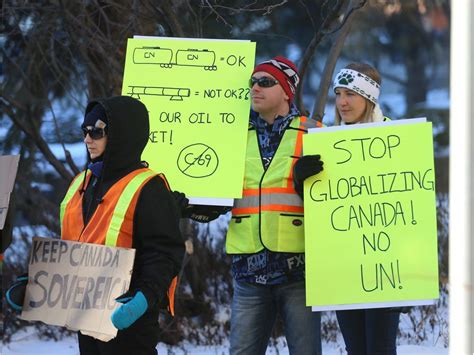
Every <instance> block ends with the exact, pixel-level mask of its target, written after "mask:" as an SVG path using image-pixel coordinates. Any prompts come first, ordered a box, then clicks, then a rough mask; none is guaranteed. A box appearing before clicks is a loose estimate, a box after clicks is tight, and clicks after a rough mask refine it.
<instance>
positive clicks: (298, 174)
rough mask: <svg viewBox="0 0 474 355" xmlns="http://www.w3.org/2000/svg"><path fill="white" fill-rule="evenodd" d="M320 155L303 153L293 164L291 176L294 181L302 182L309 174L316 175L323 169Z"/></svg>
mask: <svg viewBox="0 0 474 355" xmlns="http://www.w3.org/2000/svg"><path fill="white" fill-rule="evenodd" d="M323 164H324V163H323V162H322V161H321V156H320V155H319V154H317V155H305V156H303V157H301V158H299V159H298V160H297V162H296V163H295V165H294V166H293V178H294V180H295V182H296V183H298V184H302V183H303V182H304V181H305V180H306V179H307V178H309V177H310V176H313V175H316V174H318V173H320V172H321V171H322V170H323Z"/></svg>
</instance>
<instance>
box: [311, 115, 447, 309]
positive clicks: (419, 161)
mask: <svg viewBox="0 0 474 355" xmlns="http://www.w3.org/2000/svg"><path fill="white" fill-rule="evenodd" d="M311 133H312V134H308V135H306V136H305V137H304V141H303V147H304V154H305V155H307V154H321V160H322V161H323V162H324V170H323V171H322V172H321V173H320V174H318V175H316V176H314V177H312V178H310V179H307V180H306V181H305V192H304V193H305V195H304V203H305V205H304V207H305V248H306V283H307V288H306V302H307V305H311V306H313V309H314V310H337V309H356V308H377V307H392V306H406V305H421V304H432V303H433V300H434V299H436V298H438V296H439V291H438V252H437V219H436V196H435V181H434V178H435V172H434V158H433V138H432V127H431V123H426V122H424V120H399V121H393V122H387V123H382V124H365V125H355V126H342V127H329V128H327V129H325V128H321V129H317V130H312V132H311Z"/></svg>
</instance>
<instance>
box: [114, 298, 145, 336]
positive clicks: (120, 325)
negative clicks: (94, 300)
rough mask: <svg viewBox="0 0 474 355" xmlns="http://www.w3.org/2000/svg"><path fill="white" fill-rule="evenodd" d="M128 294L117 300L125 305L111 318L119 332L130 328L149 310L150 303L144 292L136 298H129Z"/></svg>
mask: <svg viewBox="0 0 474 355" xmlns="http://www.w3.org/2000/svg"><path fill="white" fill-rule="evenodd" d="M127 294H128V292H127V293H126V294H124V295H122V296H120V297H117V298H116V299H115V300H116V301H117V302H120V303H123V304H122V305H121V306H120V307H119V308H117V309H116V310H115V311H114V313H112V316H111V317H110V318H111V320H112V324H113V325H114V327H115V328H117V329H118V330H122V329H126V328H128V327H130V326H131V325H132V324H133V323H135V321H136V320H137V319H138V318H140V317H141V316H142V315H143V314H145V312H146V310H147V309H148V302H147V300H146V297H145V295H144V294H143V292H141V291H138V292H137V293H136V294H135V296H134V297H131V296H127Z"/></svg>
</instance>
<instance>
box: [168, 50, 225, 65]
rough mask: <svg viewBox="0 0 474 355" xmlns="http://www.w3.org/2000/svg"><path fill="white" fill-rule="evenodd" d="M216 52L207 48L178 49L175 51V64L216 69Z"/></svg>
mask: <svg viewBox="0 0 474 355" xmlns="http://www.w3.org/2000/svg"><path fill="white" fill-rule="evenodd" d="M215 62H216V53H215V52H214V51H209V50H207V49H202V50H201V49H187V50H184V49H179V50H178V51H177V52H176V63H175V64H176V65H184V66H193V67H203V68H204V70H217V66H216V65H215Z"/></svg>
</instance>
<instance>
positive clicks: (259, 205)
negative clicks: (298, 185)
mask: <svg viewBox="0 0 474 355" xmlns="http://www.w3.org/2000/svg"><path fill="white" fill-rule="evenodd" d="M315 126H319V127H321V124H320V123H319V122H317V121H314V120H311V119H307V118H306V117H299V118H295V119H293V121H292V122H291V123H290V125H289V127H288V128H287V129H286V130H285V133H284V134H283V137H282V140H281V142H280V145H279V147H278V149H277V151H276V152H275V155H274V157H273V159H272V161H271V163H270V165H269V167H268V168H267V170H266V171H265V170H264V168H263V164H262V159H261V156H260V149H259V145H258V137H257V133H256V131H250V132H249V137H248V143H247V156H246V164H245V177H244V191H243V197H242V198H241V199H237V200H235V204H234V208H233V209H232V216H233V217H232V220H231V222H230V225H229V231H228V233H227V238H226V251H227V252H228V253H229V254H246V253H255V252H258V251H260V250H262V249H263V248H264V247H265V248H267V249H269V250H272V251H277V252H295V253H296V252H303V251H304V230H303V201H302V200H301V198H300V197H299V196H298V194H297V193H296V191H295V189H294V186H293V165H294V164H295V162H296V161H297V159H298V158H299V157H300V156H301V155H302V141H303V139H302V138H303V134H304V133H305V132H306V131H307V129H308V128H311V127H315Z"/></svg>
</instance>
